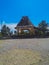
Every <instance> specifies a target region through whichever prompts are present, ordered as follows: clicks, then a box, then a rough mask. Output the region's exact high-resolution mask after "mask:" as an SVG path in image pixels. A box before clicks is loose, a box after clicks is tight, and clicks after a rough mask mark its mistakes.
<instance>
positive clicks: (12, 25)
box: [0, 23, 17, 31]
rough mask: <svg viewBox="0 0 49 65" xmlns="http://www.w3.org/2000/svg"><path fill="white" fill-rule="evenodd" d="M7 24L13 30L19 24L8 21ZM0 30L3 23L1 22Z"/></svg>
mask: <svg viewBox="0 0 49 65" xmlns="http://www.w3.org/2000/svg"><path fill="white" fill-rule="evenodd" d="M5 25H6V26H8V27H9V28H10V29H11V30H12V31H15V27H16V26H17V23H8V24H5ZM0 30H1V24H0Z"/></svg>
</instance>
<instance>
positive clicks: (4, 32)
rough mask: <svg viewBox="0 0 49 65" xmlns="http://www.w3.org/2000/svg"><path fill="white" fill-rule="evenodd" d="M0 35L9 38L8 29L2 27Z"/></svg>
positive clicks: (4, 26)
mask: <svg viewBox="0 0 49 65" xmlns="http://www.w3.org/2000/svg"><path fill="white" fill-rule="evenodd" d="M1 34H2V36H10V28H9V27H7V26H6V25H3V27H2V29H1Z"/></svg>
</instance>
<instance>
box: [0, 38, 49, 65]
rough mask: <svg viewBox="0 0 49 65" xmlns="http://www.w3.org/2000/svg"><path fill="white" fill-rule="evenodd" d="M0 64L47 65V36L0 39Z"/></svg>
mask: <svg viewBox="0 0 49 65" xmlns="http://www.w3.org/2000/svg"><path fill="white" fill-rule="evenodd" d="M22 61H23V62H22ZM0 65H49V38H45V39H8V40H0Z"/></svg>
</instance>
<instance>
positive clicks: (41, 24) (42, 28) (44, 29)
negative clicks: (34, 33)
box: [38, 20, 48, 35]
mask: <svg viewBox="0 0 49 65" xmlns="http://www.w3.org/2000/svg"><path fill="white" fill-rule="evenodd" d="M47 27H48V24H47V23H46V21H44V20H43V21H42V22H41V23H39V25H38V28H39V29H40V30H41V31H42V32H43V35H45V32H46V31H47Z"/></svg>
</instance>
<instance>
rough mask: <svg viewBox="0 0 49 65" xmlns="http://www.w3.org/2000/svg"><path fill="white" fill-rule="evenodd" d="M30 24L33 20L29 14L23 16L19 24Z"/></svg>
mask: <svg viewBox="0 0 49 65" xmlns="http://www.w3.org/2000/svg"><path fill="white" fill-rule="evenodd" d="M26 25H27V26H28V25H32V23H31V21H30V20H29V18H28V16H23V17H22V19H21V20H20V22H19V23H18V24H17V26H26Z"/></svg>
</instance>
